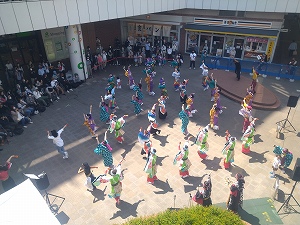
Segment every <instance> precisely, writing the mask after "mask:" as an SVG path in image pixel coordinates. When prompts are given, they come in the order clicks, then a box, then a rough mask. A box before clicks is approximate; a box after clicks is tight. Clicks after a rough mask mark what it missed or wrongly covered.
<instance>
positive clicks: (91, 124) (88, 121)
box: [83, 105, 99, 137]
mask: <svg viewBox="0 0 300 225" xmlns="http://www.w3.org/2000/svg"><path fill="white" fill-rule="evenodd" d="M92 107H93V106H92V105H90V111H89V113H87V114H83V118H84V123H83V125H85V126H87V128H88V129H89V131H90V133H91V135H92V137H96V133H95V132H96V131H97V130H98V128H99V127H97V126H96V123H95V121H94V119H93V117H92Z"/></svg>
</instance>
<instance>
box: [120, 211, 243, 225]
mask: <svg viewBox="0 0 300 225" xmlns="http://www.w3.org/2000/svg"><path fill="white" fill-rule="evenodd" d="M202 224H203V225H227V224H228V225H244V223H243V222H242V220H241V219H240V217H239V216H238V215H236V214H234V213H232V212H229V211H227V210H224V209H221V208H218V207H215V206H211V207H202V206H193V207H190V208H184V209H180V210H178V211H174V210H172V211H171V210H167V211H164V212H161V213H158V214H156V215H151V216H146V217H139V218H134V219H131V220H129V221H128V222H126V223H124V224H123V225H202Z"/></svg>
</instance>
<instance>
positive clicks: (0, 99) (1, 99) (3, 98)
mask: <svg viewBox="0 0 300 225" xmlns="http://www.w3.org/2000/svg"><path fill="white" fill-rule="evenodd" d="M6 101H7V96H6V94H5V93H4V91H1V92H0V103H2V104H5V103H6Z"/></svg>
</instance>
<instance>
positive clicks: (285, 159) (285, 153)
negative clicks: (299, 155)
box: [273, 145, 293, 173]
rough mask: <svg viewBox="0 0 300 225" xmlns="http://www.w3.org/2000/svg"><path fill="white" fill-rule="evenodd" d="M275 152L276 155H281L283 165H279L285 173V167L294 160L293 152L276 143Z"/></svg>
mask: <svg viewBox="0 0 300 225" xmlns="http://www.w3.org/2000/svg"><path fill="white" fill-rule="evenodd" d="M273 152H274V153H275V154H276V155H280V156H281V166H280V167H279V168H280V169H281V170H282V172H283V173H285V169H286V168H288V167H289V166H290V165H291V163H292V160H293V153H292V152H290V151H289V150H288V149H287V148H282V147H280V146H277V145H274V150H273Z"/></svg>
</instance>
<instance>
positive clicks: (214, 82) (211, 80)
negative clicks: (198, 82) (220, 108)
mask: <svg viewBox="0 0 300 225" xmlns="http://www.w3.org/2000/svg"><path fill="white" fill-rule="evenodd" d="M208 77H209V79H208V80H207V84H208V86H209V88H210V89H211V91H210V96H211V99H210V101H211V102H213V101H214V100H215V97H214V95H215V93H216V90H217V89H216V88H217V80H216V79H214V77H213V73H211V74H210V76H208Z"/></svg>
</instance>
